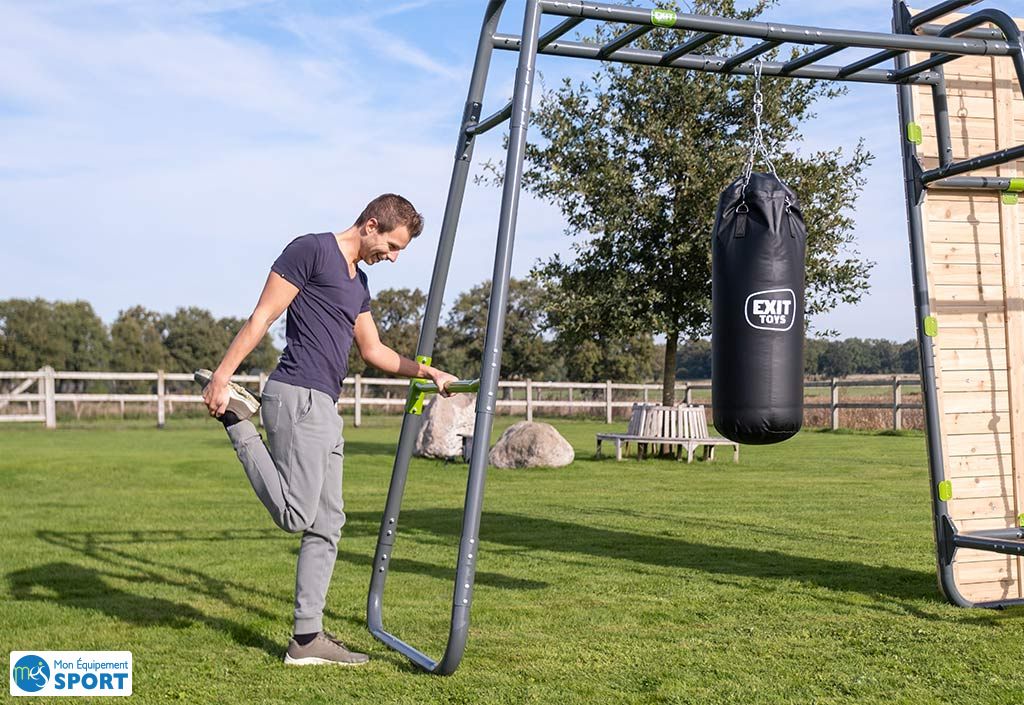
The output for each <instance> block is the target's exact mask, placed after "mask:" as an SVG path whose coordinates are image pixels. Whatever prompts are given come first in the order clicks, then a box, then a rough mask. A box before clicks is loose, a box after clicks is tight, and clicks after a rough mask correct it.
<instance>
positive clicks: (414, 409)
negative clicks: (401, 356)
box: [405, 355, 433, 416]
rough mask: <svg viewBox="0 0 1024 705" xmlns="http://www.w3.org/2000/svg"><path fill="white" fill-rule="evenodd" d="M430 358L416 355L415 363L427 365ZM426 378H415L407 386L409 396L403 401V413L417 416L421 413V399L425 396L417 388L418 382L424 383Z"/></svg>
mask: <svg viewBox="0 0 1024 705" xmlns="http://www.w3.org/2000/svg"><path fill="white" fill-rule="evenodd" d="M431 360H433V358H432V357H430V356H429V355H417V356H416V362H418V363H420V364H421V365H429V364H430V362H431ZM426 381H427V380H426V378H424V377H417V378H415V379H413V381H412V382H411V383H410V384H409V396H408V397H407V398H406V400H405V413H407V414H412V415H414V416H419V415H420V414H422V413H423V399H424V398H425V397H426V396H427V395H426V394H425V393H424V392H423V390H422V389H420V387H419V383H420V382H426Z"/></svg>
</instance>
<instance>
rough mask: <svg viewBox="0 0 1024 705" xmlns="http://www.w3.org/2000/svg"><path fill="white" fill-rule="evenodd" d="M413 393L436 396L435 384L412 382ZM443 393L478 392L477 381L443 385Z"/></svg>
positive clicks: (460, 381)
mask: <svg viewBox="0 0 1024 705" xmlns="http://www.w3.org/2000/svg"><path fill="white" fill-rule="evenodd" d="M412 388H413V390H414V391H416V392H419V393H422V394H437V384H435V383H434V382H413V383H412ZM444 388H445V391H447V392H449V393H451V394H460V393H467V392H476V391H479V390H480V380H479V379H460V380H456V381H454V382H449V383H448V384H446V385H444Z"/></svg>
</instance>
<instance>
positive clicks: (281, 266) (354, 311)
mask: <svg viewBox="0 0 1024 705" xmlns="http://www.w3.org/2000/svg"><path fill="white" fill-rule="evenodd" d="M271 270H273V271H275V272H277V273H278V274H280V275H281V276H282V277H284V278H285V279H287V280H288V281H289V282H291V283H292V284H294V285H295V286H297V287H298V288H299V293H298V294H297V295H296V296H295V298H294V299H293V300H292V302H291V304H290V305H289V306H288V319H287V323H286V325H285V339H286V340H287V345H286V346H285V349H284V354H283V355H281V360H280V362H278V363H277V369H276V370H274V372H273V373H272V374H271V375H270V379H275V380H278V381H279V382H284V383H285V384H293V385H295V386H297V387H311V388H312V389H318V390H320V391H321V392H323V393H325V394H329V395H330V396H331V398H332V399H334V400H335V401H337V400H338V397H339V396H340V394H341V382H342V380H344V379H345V375H346V374H348V351H349V349H350V348H351V347H352V340H353V337H354V332H355V329H354V326H355V323H356V316H358V315H359V314H360V313H363V312H364V311H369V310H370V289H369V287H367V285H366V274H365V273H363V271H362V270H361V269H359V268H356V276H355V277H349V275H348V262H346V261H345V257H344V256H343V255H342V254H341V250H339V249H338V241H337V240H335V239H334V234H333V233H315V234H310V235H303V236H301V237H297V238H295V239H294V240H292V241H291V242H290V243H289V244H288V246H287V247H286V248H284V252H282V253H281V256H280V257H278V258H277V260H276V261H275V262H274V265H273V266H272V267H271Z"/></svg>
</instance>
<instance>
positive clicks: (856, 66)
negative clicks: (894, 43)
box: [839, 49, 903, 76]
mask: <svg viewBox="0 0 1024 705" xmlns="http://www.w3.org/2000/svg"><path fill="white" fill-rule="evenodd" d="M902 53H903V52H902V51H899V50H895V49H888V50H886V51H880V52H878V53H877V54H872V55H871V56H865V57H864V58H863V59H860V60H858V61H854V62H853V63H852V64H847V65H846V66H844V67H843V68H842V69H840V70H839V75H840V76H849V75H850V74H854V73H857V72H858V71H863V70H864V69H869V68H871V67H872V66H877V65H878V64H880V63H882V62H883V61H889V60H891V59H895V58H896V57H897V56H899V55H900V54H902Z"/></svg>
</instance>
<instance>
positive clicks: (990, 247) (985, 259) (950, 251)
mask: <svg viewBox="0 0 1024 705" xmlns="http://www.w3.org/2000/svg"><path fill="white" fill-rule="evenodd" d="M931 250H932V260H931V262H930V263H929V264H930V265H931V266H930V267H929V269H933V268H935V267H937V266H941V265H946V264H981V265H985V264H989V265H998V264H1000V263H1001V262H1002V251H1001V250H1000V246H999V244H998V243H994V242H993V243H985V244H982V243H951V242H933V243H932V248H931ZM1000 283H1002V282H1000Z"/></svg>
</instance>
